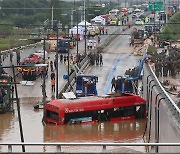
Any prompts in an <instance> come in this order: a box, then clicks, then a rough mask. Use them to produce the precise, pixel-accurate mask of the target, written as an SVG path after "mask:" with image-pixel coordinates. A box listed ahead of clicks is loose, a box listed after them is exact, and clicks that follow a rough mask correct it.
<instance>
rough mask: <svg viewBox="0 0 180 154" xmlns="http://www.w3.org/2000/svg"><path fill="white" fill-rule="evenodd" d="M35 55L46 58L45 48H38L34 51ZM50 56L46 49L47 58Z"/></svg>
mask: <svg viewBox="0 0 180 154" xmlns="http://www.w3.org/2000/svg"><path fill="white" fill-rule="evenodd" d="M34 55H37V56H38V57H40V58H44V50H38V51H36V52H35V53H34ZM47 58H48V55H47V51H45V59H47Z"/></svg>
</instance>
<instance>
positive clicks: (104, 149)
mask: <svg viewBox="0 0 180 154" xmlns="http://www.w3.org/2000/svg"><path fill="white" fill-rule="evenodd" d="M0 146H7V152H8V153H13V147H15V146H24V147H27V146H28V147H35V146H56V147H57V151H55V152H54V153H57V152H58V153H61V152H62V153H64V152H63V151H62V147H63V146H81V147H84V146H88V147H89V146H100V147H102V152H108V151H107V147H109V146H114V147H119V148H120V147H122V146H130V147H132V146H138V147H139V146H150V147H152V148H153V147H155V146H180V143H106V142H102V143H92V142H90V143H84V142H82V143H81V142H78V143H76V142H67V143H65V142H63V143H61V142H58V143H29V142H27V143H0ZM32 151H33V150H32ZM84 152H85V153H86V152H87V151H84ZM91 152H92V153H95V151H94V150H93V149H92V151H88V153H91ZM119 152H120V151H119ZM18 153H21V151H19V152H18ZM22 153H23V152H22ZM33 153H34V152H33ZM43 153H47V152H43ZM48 153H49V152H48ZM51 153H53V152H52V151H51Z"/></svg>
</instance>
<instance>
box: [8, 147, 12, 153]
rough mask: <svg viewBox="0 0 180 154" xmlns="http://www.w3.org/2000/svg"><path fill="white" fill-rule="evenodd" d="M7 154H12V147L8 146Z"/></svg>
mask: <svg viewBox="0 0 180 154" xmlns="http://www.w3.org/2000/svg"><path fill="white" fill-rule="evenodd" d="M8 153H12V145H8Z"/></svg>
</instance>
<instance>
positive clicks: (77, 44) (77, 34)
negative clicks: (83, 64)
mask: <svg viewBox="0 0 180 154" xmlns="http://www.w3.org/2000/svg"><path fill="white" fill-rule="evenodd" d="M76 18H77V23H76V24H77V25H76V27H77V34H76V41H77V64H78V65H79V59H78V57H79V56H78V54H79V44H78V43H79V42H78V41H79V40H78V39H79V38H78V36H79V35H78V10H76Z"/></svg>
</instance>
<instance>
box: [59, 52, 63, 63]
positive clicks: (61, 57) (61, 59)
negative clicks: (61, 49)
mask: <svg viewBox="0 0 180 154" xmlns="http://www.w3.org/2000/svg"><path fill="white" fill-rule="evenodd" d="M60 62H61V63H62V62H63V54H60Z"/></svg>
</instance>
